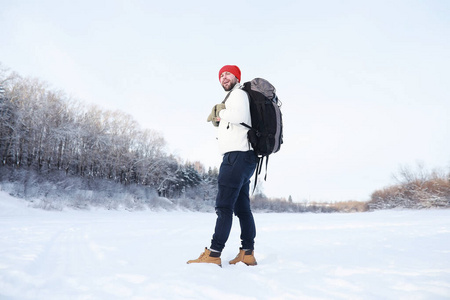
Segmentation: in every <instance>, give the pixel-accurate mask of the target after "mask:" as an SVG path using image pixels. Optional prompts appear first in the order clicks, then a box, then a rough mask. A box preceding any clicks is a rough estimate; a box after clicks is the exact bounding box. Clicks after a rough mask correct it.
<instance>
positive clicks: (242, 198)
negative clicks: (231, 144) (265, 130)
mask: <svg viewBox="0 0 450 300" xmlns="http://www.w3.org/2000/svg"><path fill="white" fill-rule="evenodd" d="M256 163H257V156H256V155H255V153H254V152H253V151H247V152H241V151H234V152H228V153H226V154H225V155H224V156H223V161H222V164H221V165H220V170H219V178H218V184H219V191H218V193H217V198H216V214H217V220H216V227H215V230H214V235H213V238H212V240H211V249H214V250H217V251H222V250H223V248H224V247H225V243H226V241H227V240H228V237H229V235H230V231H231V225H232V222H233V212H234V214H235V215H236V216H237V217H238V218H239V224H240V225H241V243H242V249H252V250H253V248H254V243H255V236H256V227H255V221H254V219H253V214H252V211H251V209H250V195H249V190H250V178H251V177H252V175H253V172H254V171H255V168H256Z"/></svg>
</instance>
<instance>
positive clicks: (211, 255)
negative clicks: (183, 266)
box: [187, 247, 222, 267]
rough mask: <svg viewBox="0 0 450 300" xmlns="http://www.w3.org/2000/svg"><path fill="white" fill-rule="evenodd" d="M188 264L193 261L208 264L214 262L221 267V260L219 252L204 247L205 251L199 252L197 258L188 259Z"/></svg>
mask: <svg viewBox="0 0 450 300" xmlns="http://www.w3.org/2000/svg"><path fill="white" fill-rule="evenodd" d="M187 263H188V264H195V263H208V264H216V265H218V266H219V267H222V261H221V259H220V252H214V251H211V250H209V249H208V248H206V247H205V252H203V253H202V254H200V256H199V257H198V258H197V259H193V260H189V261H188V262H187Z"/></svg>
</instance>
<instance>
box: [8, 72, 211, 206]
mask: <svg viewBox="0 0 450 300" xmlns="http://www.w3.org/2000/svg"><path fill="white" fill-rule="evenodd" d="M0 159H1V162H0V164H1V165H2V166H3V167H8V168H7V169H9V170H10V169H11V168H15V169H17V168H26V169H29V170H34V171H36V172H39V173H40V174H50V173H52V172H59V173H63V174H65V175H66V176H79V177H82V178H86V179H87V180H90V179H106V180H110V181H113V182H116V183H119V184H122V185H131V184H134V185H142V186H146V187H151V188H153V189H154V190H155V191H157V192H158V194H159V195H160V196H164V197H169V198H170V197H175V196H178V195H180V194H181V193H184V192H186V189H188V188H193V187H197V186H199V185H202V184H203V185H205V184H206V185H210V184H211V185H212V184H214V182H215V180H216V178H217V170H211V169H209V170H208V171H206V170H205V168H204V166H203V165H201V164H200V163H199V162H196V163H190V162H185V163H183V162H181V160H180V159H179V158H177V157H175V156H173V155H171V154H170V153H167V151H166V150H165V140H164V138H163V136H162V135H161V134H159V133H158V132H156V131H154V130H150V129H142V128H140V126H139V124H138V123H137V122H136V121H135V120H134V119H133V118H132V117H131V116H130V115H128V114H126V113H124V112H121V111H109V110H103V109H101V108H99V107H96V106H94V105H85V104H83V103H81V102H79V101H76V100H73V99H71V98H69V97H67V96H66V95H65V94H64V93H63V92H61V91H54V90H52V89H50V88H48V86H47V84H45V83H44V82H42V81H40V80H38V79H33V78H24V77H22V76H20V75H18V74H16V73H14V72H9V71H8V70H7V69H5V68H3V67H2V66H1V65H0Z"/></svg>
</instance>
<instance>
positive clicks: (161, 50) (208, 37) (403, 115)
mask: <svg viewBox="0 0 450 300" xmlns="http://www.w3.org/2000/svg"><path fill="white" fill-rule="evenodd" d="M0 62H1V63H2V64H3V66H6V67H8V68H10V69H11V70H13V71H17V72H18V73H19V74H20V75H22V76H25V77H28V76H31V77H37V78H39V79H41V80H43V81H46V82H48V83H49V84H50V86H51V88H54V89H58V90H62V91H64V92H66V93H67V94H68V95H70V96H72V97H73V98H74V99H77V100H80V101H82V102H85V103H88V104H90V103H92V104H96V105H98V106H99V107H101V108H104V109H109V110H121V111H124V112H127V113H129V114H131V115H132V116H133V117H134V118H135V119H136V120H137V121H138V122H139V124H140V125H141V126H142V128H150V129H154V130H157V131H159V132H161V133H162V135H163V136H164V138H165V140H166V141H167V148H168V151H169V152H171V153H174V154H176V155H178V156H179V157H180V158H182V159H183V160H189V161H197V160H198V161H201V162H202V163H203V164H204V165H205V166H207V167H208V166H219V165H220V162H221V156H220V155H219V153H218V147H217V143H216V140H215V137H216V129H215V128H214V127H213V126H212V125H211V124H210V123H207V122H206V118H207V116H208V114H209V112H210V110H211V107H212V106H213V105H214V104H216V103H219V102H221V101H222V100H223V98H224V96H225V94H224V91H223V89H222V88H221V86H220V84H219V80H218V70H219V69H220V68H221V67H222V66H223V65H225V64H235V65H238V66H239V67H240V69H241V71H242V81H243V82H245V81H248V80H251V79H253V78H254V77H262V78H265V79H267V80H269V81H270V82H271V83H272V84H273V85H274V86H275V87H276V88H277V92H278V96H279V98H280V99H281V100H282V102H283V106H282V113H283V121H284V144H283V145H282V148H281V150H280V152H278V153H276V154H274V155H272V156H271V158H270V163H269V170H268V181H267V182H265V183H264V184H263V191H264V192H265V193H266V194H267V195H268V196H274V197H275V196H277V197H286V198H287V197H289V195H291V196H292V197H293V199H294V201H299V202H300V201H303V200H309V201H343V200H369V198H370V195H371V193H372V192H374V191H375V190H377V189H380V188H383V187H385V186H388V185H390V184H393V183H395V182H394V181H393V178H392V175H393V174H394V173H397V171H398V170H399V168H400V167H401V166H410V167H411V168H415V166H416V165H417V163H423V164H425V166H426V167H427V168H428V169H433V168H442V169H446V170H448V168H450V130H449V128H450V121H449V119H450V114H449V113H450V89H449V83H450V75H449V70H450V1H445V0H442V1H433V0H423V1H414V0H412V1H395V0H394V1H360V0H359V1H331V0H329V1H310V0H308V1H299V0H293V1H286V0H281V1H265V0H264V1H261V0H256V1H220V2H219V1H211V0H206V1H195V0H194V1H184V0H180V1H144V0H142V1H117V0H108V1H93V0H89V1H86V0H82V1H62V0H40V1H31V0H30V1H21V0H15V1H12V0H11V1H8V0H0Z"/></svg>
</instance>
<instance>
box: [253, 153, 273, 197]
mask: <svg viewBox="0 0 450 300" xmlns="http://www.w3.org/2000/svg"><path fill="white" fill-rule="evenodd" d="M264 157H265V158H266V174H265V175H264V181H266V179H267V166H268V164H269V155H265V156H261V157H258V163H257V164H256V170H255V184H254V185H253V191H252V195H253V193H255V189H256V185H257V183H258V175H259V174H260V173H261V170H262V166H263V161H264Z"/></svg>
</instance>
